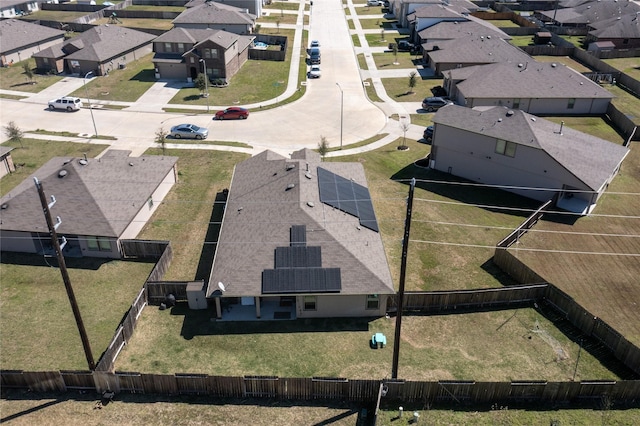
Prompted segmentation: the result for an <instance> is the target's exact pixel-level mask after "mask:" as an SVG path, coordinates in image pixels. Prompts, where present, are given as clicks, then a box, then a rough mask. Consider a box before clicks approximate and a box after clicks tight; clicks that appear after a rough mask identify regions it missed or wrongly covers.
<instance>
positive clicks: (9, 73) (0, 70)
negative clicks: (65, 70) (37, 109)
mask: <svg viewBox="0 0 640 426" xmlns="http://www.w3.org/2000/svg"><path fill="white" fill-rule="evenodd" d="M25 64H29V67H30V68H31V70H32V72H33V78H32V79H31V80H29V77H27V75H26V74H25V72H24V68H23V67H24V65H25ZM35 66H36V63H35V61H34V60H31V59H25V60H24V61H21V62H16V63H14V64H13V65H12V66H10V67H0V89H5V90H17V91H20V92H28V93H38V92H39V91H41V90H43V89H46V88H47V87H49V86H51V85H52V84H54V83H57V82H58V81H60V80H62V77H61V76H57V75H49V74H36V68H35Z"/></svg>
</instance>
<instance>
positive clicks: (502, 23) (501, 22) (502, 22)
mask: <svg viewBox="0 0 640 426" xmlns="http://www.w3.org/2000/svg"><path fill="white" fill-rule="evenodd" d="M485 22H488V23H490V24H492V25H495V26H496V27H498V28H520V25H518V24H516V23H515V22H513V21H510V20H508V19H492V20H485Z"/></svg>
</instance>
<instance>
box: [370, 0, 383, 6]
mask: <svg viewBox="0 0 640 426" xmlns="http://www.w3.org/2000/svg"><path fill="white" fill-rule="evenodd" d="M367 6H384V0H367Z"/></svg>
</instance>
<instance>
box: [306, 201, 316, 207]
mask: <svg viewBox="0 0 640 426" xmlns="http://www.w3.org/2000/svg"><path fill="white" fill-rule="evenodd" d="M307 205H308V206H309V207H313V206H315V204H313V201H307Z"/></svg>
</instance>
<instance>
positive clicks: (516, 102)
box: [513, 98, 520, 108]
mask: <svg viewBox="0 0 640 426" xmlns="http://www.w3.org/2000/svg"><path fill="white" fill-rule="evenodd" d="M513 107H514V108H520V98H517V99H514V100H513Z"/></svg>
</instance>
